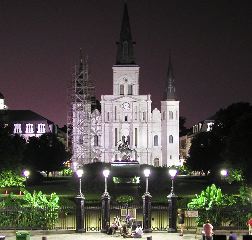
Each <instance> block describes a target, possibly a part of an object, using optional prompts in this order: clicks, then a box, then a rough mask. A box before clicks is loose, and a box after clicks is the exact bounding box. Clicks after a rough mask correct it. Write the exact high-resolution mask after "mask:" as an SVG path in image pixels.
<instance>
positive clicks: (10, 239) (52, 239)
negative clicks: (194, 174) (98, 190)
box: [0, 231, 242, 240]
mask: <svg viewBox="0 0 252 240" xmlns="http://www.w3.org/2000/svg"><path fill="white" fill-rule="evenodd" d="M0 234H1V235H2V234H3V235H5V236H6V238H5V239H6V240H16V236H15V232H13V231H11V232H9V231H8V232H7V231H6V232H5V231H4V232H2V231H1V232H0ZM149 236H152V240H195V239H197V240H201V239H202V238H201V235H197V236H195V234H192V233H188V234H185V235H184V236H182V237H181V236H179V234H178V233H164V232H162V233H157V232H155V233H145V234H144V237H143V238H142V239H145V240H146V239H147V237H149ZM42 237H46V239H47V240H59V239H63V240H100V239H102V240H113V239H118V240H119V239H124V238H123V237H122V236H120V235H115V236H111V235H107V234H103V233H74V232H72V233H55V231H54V232H52V233H50V232H48V231H46V232H43V231H31V240H42ZM43 239H44V240H45V238H43ZM238 240H242V235H238Z"/></svg>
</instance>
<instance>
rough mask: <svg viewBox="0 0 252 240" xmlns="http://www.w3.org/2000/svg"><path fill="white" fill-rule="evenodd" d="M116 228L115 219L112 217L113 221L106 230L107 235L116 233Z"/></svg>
mask: <svg viewBox="0 0 252 240" xmlns="http://www.w3.org/2000/svg"><path fill="white" fill-rule="evenodd" d="M117 229H118V226H117V219H116V217H114V221H113V222H112V224H111V226H110V227H109V230H108V232H107V234H108V235H113V234H115V233H116V230H117Z"/></svg>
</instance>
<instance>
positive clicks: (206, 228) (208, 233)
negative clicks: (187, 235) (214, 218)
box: [203, 220, 213, 240]
mask: <svg viewBox="0 0 252 240" xmlns="http://www.w3.org/2000/svg"><path fill="white" fill-rule="evenodd" d="M203 232H204V236H205V239H206V240H212V239H213V225H212V224H211V223H210V221H209V220H207V221H206V223H205V224H204V225H203Z"/></svg>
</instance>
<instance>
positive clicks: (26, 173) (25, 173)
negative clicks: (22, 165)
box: [19, 169, 30, 195]
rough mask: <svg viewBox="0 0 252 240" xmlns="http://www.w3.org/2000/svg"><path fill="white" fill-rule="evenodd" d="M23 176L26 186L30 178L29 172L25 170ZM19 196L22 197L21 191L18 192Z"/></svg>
mask: <svg viewBox="0 0 252 240" xmlns="http://www.w3.org/2000/svg"><path fill="white" fill-rule="evenodd" d="M23 176H24V177H25V185H26V186H27V179H28V178H29V176H30V171H29V170H26V169H25V170H24V171H23ZM19 195H22V191H21V190H19Z"/></svg>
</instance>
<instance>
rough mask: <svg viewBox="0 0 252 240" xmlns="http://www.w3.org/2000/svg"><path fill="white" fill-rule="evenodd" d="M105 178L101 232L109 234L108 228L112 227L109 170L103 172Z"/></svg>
mask: <svg viewBox="0 0 252 240" xmlns="http://www.w3.org/2000/svg"><path fill="white" fill-rule="evenodd" d="M102 173H103V176H104V178H105V190H104V193H103V194H102V196H101V201H102V229H101V232H104V233H105V232H107V226H109V225H110V195H109V193H108V186H107V178H108V176H109V174H110V171H109V170H108V169H104V170H103V172H102Z"/></svg>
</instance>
